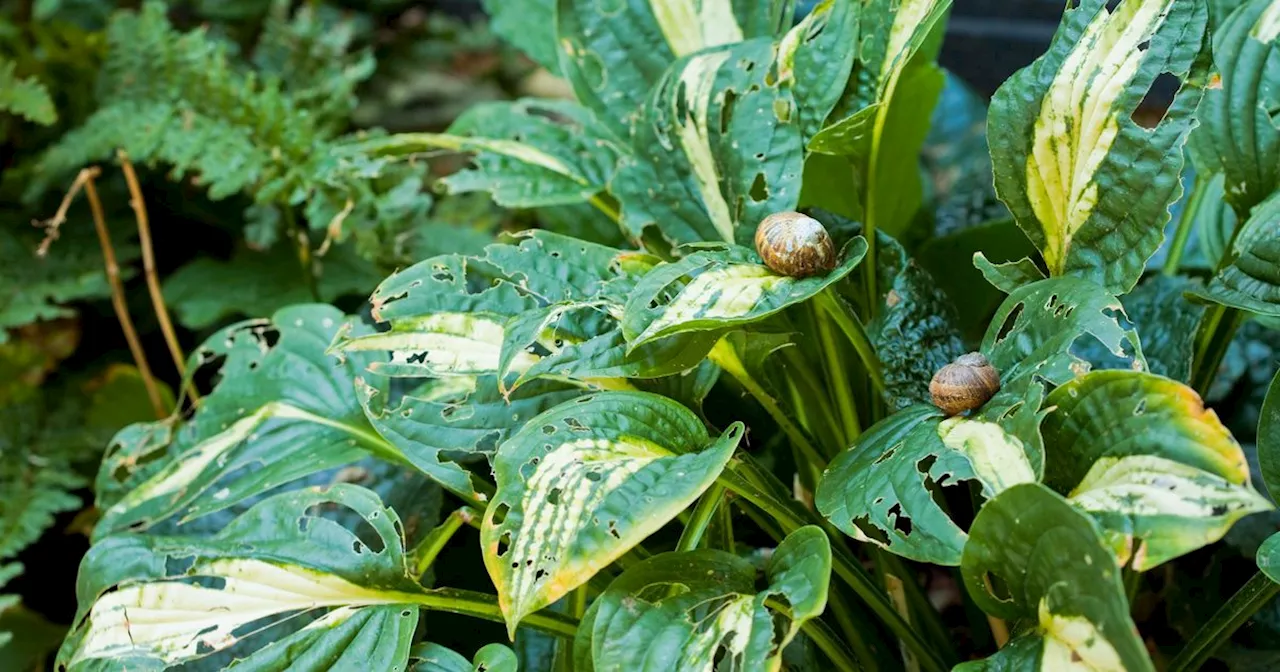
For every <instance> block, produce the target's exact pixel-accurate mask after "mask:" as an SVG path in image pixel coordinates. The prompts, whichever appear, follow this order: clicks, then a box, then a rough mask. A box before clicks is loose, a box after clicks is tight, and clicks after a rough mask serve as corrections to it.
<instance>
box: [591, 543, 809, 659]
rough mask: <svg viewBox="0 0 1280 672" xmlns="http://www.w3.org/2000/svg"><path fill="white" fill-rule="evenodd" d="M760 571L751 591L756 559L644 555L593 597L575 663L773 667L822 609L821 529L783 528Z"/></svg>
mask: <svg viewBox="0 0 1280 672" xmlns="http://www.w3.org/2000/svg"><path fill="white" fill-rule="evenodd" d="M764 573H765V581H766V582H767V587H766V588H765V589H764V590H761V591H757V588H756V586H757V583H756V578H755V577H756V569H755V567H754V566H752V564H751V563H750V562H748V561H746V560H743V559H742V558H739V557H738V556H736V555H733V554H731V553H726V552H724V551H717V550H697V551H686V552H674V553H663V554H661V555H657V556H654V557H652V558H649V559H648V560H645V561H644V562H641V563H640V564H638V565H636V566H634V567H631V568H629V569H628V570H627V571H625V572H623V573H622V575H621V576H619V577H618V578H617V579H615V580H614V581H613V583H612V584H610V586H609V589H608V590H607V591H605V592H604V594H603V595H601V596H600V598H599V599H598V600H597V601H596V602H595V603H594V604H592V606H591V610H590V611H588V612H587V615H586V617H585V618H584V619H583V622H582V626H581V628H580V629H579V630H578V637H577V639H576V640H575V641H574V662H575V665H576V666H577V667H578V668H579V669H581V670H585V671H588V672H589V671H591V670H596V669H600V670H619V669H624V670H638V669H655V670H656V669H668V670H695V669H711V668H712V667H713V666H714V665H716V664H717V661H719V664H721V665H726V666H728V667H729V668H731V669H744V670H768V669H776V668H777V667H778V665H779V664H780V661H781V656H782V650H783V649H784V648H785V647H786V645H787V643H788V642H790V641H791V640H792V639H793V638H794V637H795V635H796V632H797V631H798V630H799V629H800V626H801V625H802V624H803V623H804V622H805V621H807V620H809V619H811V618H814V617H816V616H818V615H819V614H821V613H822V611H823V609H825V608H826V603H827V585H828V583H829V582H830V579H831V546H830V542H828V541H827V536H826V534H824V533H823V532H822V530H821V529H819V528H817V527H814V526H808V527H802V528H800V529H798V530H796V531H795V532H792V533H791V534H790V535H787V537H786V538H785V539H783V540H782V543H780V544H778V547H777V549H776V550H774V551H773V553H772V554H771V555H770V556H769V560H768V563H767V565H766V567H765V572H764ZM673 586H679V588H678V589H676V590H672V589H671V588H672V587H673ZM770 598H773V599H776V600H777V602H781V603H782V604H783V605H785V606H782V607H780V606H778V604H777V603H776V602H766V601H767V600H770ZM778 598H781V599H778Z"/></svg>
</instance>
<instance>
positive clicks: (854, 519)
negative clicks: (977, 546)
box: [814, 386, 1044, 565]
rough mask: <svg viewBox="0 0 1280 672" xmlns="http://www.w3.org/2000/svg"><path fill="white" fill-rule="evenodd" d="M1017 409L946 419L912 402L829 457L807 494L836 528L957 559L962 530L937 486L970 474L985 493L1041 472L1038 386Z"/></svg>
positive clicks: (918, 553) (919, 554)
mask: <svg viewBox="0 0 1280 672" xmlns="http://www.w3.org/2000/svg"><path fill="white" fill-rule="evenodd" d="M1028 390H1029V396H1028V398H1027V399H1026V400H1025V401H1024V402H1023V403H1021V405H1020V406H1019V407H1018V408H1017V410H1016V411H1015V412H1013V413H1010V414H1008V415H1007V417H1006V416H1004V415H1002V414H1001V413H993V414H984V413H979V414H978V415H975V416H973V417H952V418H945V417H944V416H943V414H942V412H941V411H939V410H938V409H937V408H935V407H934V406H931V405H927V404H917V405H915V406H910V407H908V408H906V409H904V410H901V411H899V412H897V413H895V414H893V415H891V416H889V417H888V418H886V419H884V420H881V421H880V422H878V423H876V424H875V425H873V426H872V427H871V428H870V429H868V430H867V431H866V432H864V433H863V434H862V435H861V436H860V437H858V440H857V441H856V442H855V443H854V445H853V447H852V448H850V449H849V450H847V451H845V452H843V453H841V454H840V455H838V456H836V458H835V459H834V460H832V462H831V466H829V467H828V468H827V470H826V472H825V473H823V475H822V480H821V481H820V482H819V483H818V489H817V492H816V494H815V497H814V503H815V504H816V505H817V508H818V511H819V512H820V513H822V515H823V516H825V517H826V518H827V519H828V520H830V521H831V522H832V524H834V525H835V526H836V527H837V528H839V530H840V531H841V532H844V533H845V534H847V535H849V536H851V537H853V538H855V539H858V540H859V541H865V542H871V543H875V544H877V545H879V546H882V547H883V548H885V549H887V550H889V551H892V552H894V553H896V554H898V555H901V556H904V557H907V558H911V559H913V560H919V561H921V562H931V563H934V564H940V565H957V564H959V563H960V554H961V551H962V549H963V548H964V544H965V538H966V535H965V532H964V530H962V529H961V528H960V526H959V525H957V524H956V523H955V522H954V521H953V520H952V519H951V517H950V515H949V514H948V513H947V512H946V511H945V510H944V509H943V508H942V507H940V506H939V505H938V502H937V500H936V499H935V497H937V496H938V493H940V492H941V489H942V488H945V487H950V486H954V485H959V484H962V483H964V482H965V481H972V482H975V483H976V484H977V485H978V487H979V488H980V489H981V491H982V495H983V496H984V497H986V498H990V497H993V496H995V495H996V494H998V493H1000V492H1001V491H1003V490H1005V489H1006V488H1009V487H1011V486H1013V485H1017V484H1019V483H1033V482H1036V481H1037V480H1039V474H1040V470H1041V464H1042V463H1043V459H1044V458H1043V456H1042V455H1041V454H1040V451H1041V445H1040V441H1039V433H1038V426H1039V423H1040V418H1041V414H1040V412H1039V408H1040V404H1039V401H1040V395H1041V392H1040V388H1039V387H1038V386H1034V387H1030V388H1028Z"/></svg>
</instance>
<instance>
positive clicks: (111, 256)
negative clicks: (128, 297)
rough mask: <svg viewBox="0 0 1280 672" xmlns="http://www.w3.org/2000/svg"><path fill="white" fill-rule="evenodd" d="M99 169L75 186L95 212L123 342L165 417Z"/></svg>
mask: <svg viewBox="0 0 1280 672" xmlns="http://www.w3.org/2000/svg"><path fill="white" fill-rule="evenodd" d="M99 172H100V171H99V170H98V168H97V167H96V166H95V167H92V168H85V169H84V170H82V171H80V175H78V176H77V177H76V184H79V185H82V186H83V187H84V193H85V196H86V197H87V198H88V199H89V209H90V210H91V211H92V212H93V226H94V228H95V229H97V231H98V243H99V244H100V245H101V246H102V261H103V264H105V265H106V267H107V282H108V283H110V284H111V307H112V308H114V309H115V311H116V319H117V320H119V322H120V330H121V331H123V332H124V339H125V340H126V341H128V342H129V352H131V353H133V362H134V364H136V365H137V367H138V372H139V373H140V374H142V384H143V385H145V386H146V388H147V396H148V397H150V398H151V406H152V407H153V408H154V409H155V412H156V417H157V418H163V417H165V416H166V415H168V414H169V411H168V410H167V409H166V408H165V407H164V401H162V400H161V398H160V389H159V388H158V387H156V380H155V378H154V377H153V376H152V375H151V366H150V365H148V364H147V355H146V353H145V352H143V350H142V343H140V342H139V341H138V331H137V330H136V329H134V327H133V319H132V318H130V317H129V308H128V306H127V305H126V304H125V300H124V284H123V283H121V282H120V266H119V265H118V264H117V263H116V251H115V248H114V247H112V246H111V233H110V232H109V231H107V220H106V217H104V216H103V214H102V202H101V201H99V200H98V190H97V188H95V187H94V185H93V178H95V177H97V176H98V174H99Z"/></svg>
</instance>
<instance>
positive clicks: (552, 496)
mask: <svg viewBox="0 0 1280 672" xmlns="http://www.w3.org/2000/svg"><path fill="white" fill-rule="evenodd" d="M562 492H564V491H563V490H561V489H560V488H551V492H548V493H547V503H548V504H550V505H551V506H557V505H559V504H560V493H562Z"/></svg>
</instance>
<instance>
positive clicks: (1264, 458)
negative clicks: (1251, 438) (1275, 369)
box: [1258, 374, 1280, 499]
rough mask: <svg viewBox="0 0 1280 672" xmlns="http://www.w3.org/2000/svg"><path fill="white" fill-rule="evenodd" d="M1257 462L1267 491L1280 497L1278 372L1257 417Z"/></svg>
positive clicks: (1279, 392)
mask: <svg viewBox="0 0 1280 672" xmlns="http://www.w3.org/2000/svg"><path fill="white" fill-rule="evenodd" d="M1258 463H1259V465H1260V466H1261V470H1262V482H1263V484H1265V485H1266V486H1267V491H1268V492H1270V493H1271V497H1272V498H1273V499H1274V498H1280V374H1276V376H1275V377H1274V378H1272V379H1271V385H1270V387H1268V388H1267V396H1266V398H1265V399H1264V400H1263V402H1262V411H1261V413H1259V417H1258Z"/></svg>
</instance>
